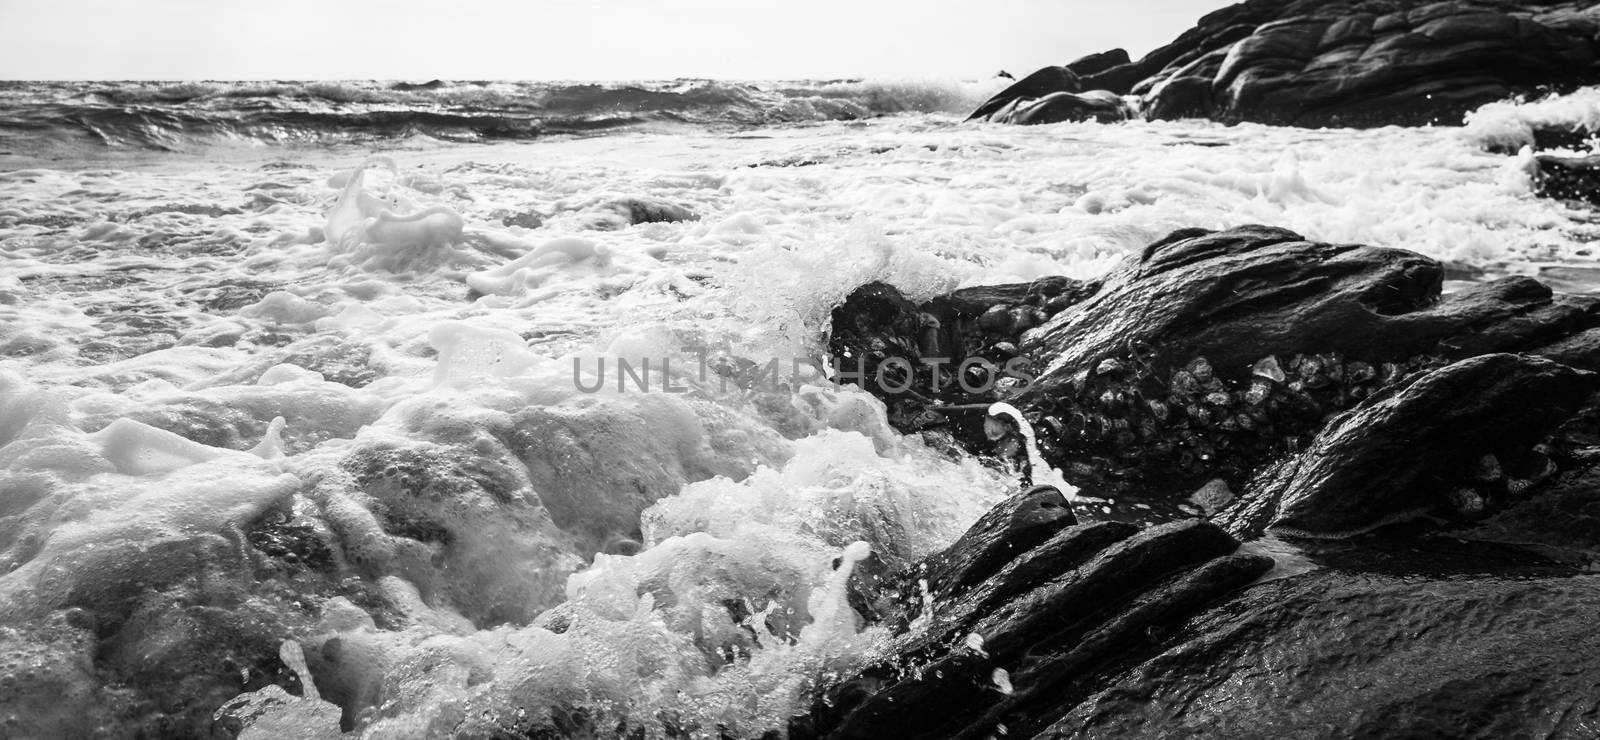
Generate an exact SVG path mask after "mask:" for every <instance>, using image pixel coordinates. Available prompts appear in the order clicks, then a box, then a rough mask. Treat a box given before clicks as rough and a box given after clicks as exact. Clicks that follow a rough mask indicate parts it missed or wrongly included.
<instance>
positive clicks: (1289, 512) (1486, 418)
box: [1222, 354, 1600, 536]
mask: <svg viewBox="0 0 1600 740" xmlns="http://www.w3.org/2000/svg"><path fill="white" fill-rule="evenodd" d="M1597 389H1600V382H1597V377H1596V376H1595V375H1594V374H1592V373H1587V372H1584V371H1580V370H1574V369H1572V368H1570V367H1567V366H1566V365H1562V364H1559V363H1556V362H1552V361H1550V360H1545V359H1540V358H1536V357H1524V356H1517V355H1507V354H1493V355H1484V356H1481V357H1474V358H1471V359H1467V360H1462V361H1460V362H1457V363H1455V364H1452V365H1450V366H1448V367H1445V368H1442V369H1439V370H1435V371H1433V372H1431V373H1428V374H1426V375H1424V376H1422V377H1420V378H1418V379H1416V380H1415V381H1414V382H1411V383H1410V384H1408V385H1405V386H1404V387H1400V388H1396V389H1394V390H1393V391H1392V392H1390V393H1385V394H1382V395H1381V396H1375V397H1372V398H1369V399H1368V400H1367V401H1365V402H1363V403H1361V404H1360V405H1358V406H1356V407H1355V408H1354V409H1353V410H1351V411H1350V412H1348V413H1347V414H1344V415H1343V416H1340V417H1338V418H1337V419H1336V420H1334V421H1333V422H1332V423H1331V424H1329V426H1328V427H1327V428H1325V429H1323V430H1322V431H1321V432H1320V433H1319V434H1318V435H1317V436H1316V438H1315V439H1313V440H1312V442H1311V444H1310V446H1309V447H1308V448H1307V449H1306V450H1305V451H1303V452H1300V453H1298V454H1295V455H1293V456H1290V457H1288V458H1286V459H1284V460H1283V461H1281V462H1278V463H1276V464H1273V465H1271V466H1268V467H1267V468H1266V469H1264V470H1263V471H1262V472H1261V473H1260V474H1258V475H1257V476H1256V477H1255V479H1254V480H1253V481H1252V482H1251V483H1250V484H1249V486H1247V487H1246V489H1245V491H1244V493H1243V494H1242V495H1241V497H1240V505H1239V506H1238V507H1237V508H1236V509H1234V510H1230V512H1225V513H1224V514H1223V515H1222V518H1223V519H1224V520H1226V521H1228V522H1229V526H1230V529H1232V530H1233V531H1235V532H1236V533H1242V532H1245V531H1248V530H1250V529H1252V528H1253V527H1258V526H1260V525H1261V524H1263V523H1266V521H1270V524H1271V526H1272V528H1273V529H1276V530H1280V531H1285V532H1291V533H1296V534H1301V535H1309V536H1341V535H1348V534H1350V533H1351V532H1352V531H1356V530H1362V529H1367V528H1371V527H1372V526H1374V525H1376V524H1381V523H1387V522H1391V521H1395V520H1398V519H1403V518H1409V517H1414V516H1416V515H1420V514H1429V513H1435V512H1439V511H1441V510H1442V511H1445V513H1447V514H1454V515H1458V516H1476V515H1478V514H1480V513H1487V511H1488V510H1491V509H1495V508H1504V505H1505V503H1506V499H1508V498H1512V497H1517V496H1520V495H1521V494H1522V493H1524V492H1522V491H1508V490H1505V487H1504V485H1503V478H1500V477H1498V476H1483V477H1480V478H1479V479H1477V480H1474V477H1475V476H1474V464H1475V463H1476V462H1477V461H1479V460H1480V459H1482V458H1483V456H1485V455H1494V456H1496V459H1497V460H1498V459H1512V458H1515V457H1518V456H1522V455H1526V454H1527V453H1528V451H1529V450H1531V448H1533V446H1534V445H1535V444H1537V443H1539V442H1540V441H1541V440H1543V439H1545V438H1546V437H1548V436H1549V435H1550V433H1551V432H1552V431H1554V430H1555V428H1556V426H1557V425H1559V424H1560V423H1562V422H1563V421H1566V420H1567V419H1568V418H1570V417H1571V416H1572V415H1573V414H1574V413H1575V412H1576V411H1577V409H1578V408H1579V406H1581V405H1582V404H1583V403H1584V402H1585V401H1586V400H1587V399H1588V398H1589V396H1590V395H1592V394H1593V393H1594V392H1595V391H1596V390H1597ZM1495 467H1498V462H1496V463H1495ZM1463 489H1465V490H1466V491H1468V492H1467V493H1463V494H1461V495H1462V496H1464V497H1465V498H1463V499H1461V501H1472V502H1474V503H1475V504H1477V505H1476V506H1475V507H1474V510H1473V511H1455V512H1451V511H1449V506H1448V504H1449V501H1450V498H1449V497H1450V495H1451V494H1452V493H1453V492H1455V491H1458V490H1463ZM1478 502H1481V503H1478ZM1496 504H1498V505H1496Z"/></svg>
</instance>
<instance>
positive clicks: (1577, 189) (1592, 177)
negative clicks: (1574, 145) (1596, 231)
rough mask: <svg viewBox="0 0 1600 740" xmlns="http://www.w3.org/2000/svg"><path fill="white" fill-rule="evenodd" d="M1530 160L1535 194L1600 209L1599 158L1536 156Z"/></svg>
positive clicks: (1597, 156) (1595, 156) (1591, 156)
mask: <svg viewBox="0 0 1600 740" xmlns="http://www.w3.org/2000/svg"><path fill="white" fill-rule="evenodd" d="M1533 159H1534V176H1533V192H1534V194H1535V195H1539V196H1542V197H1545V198H1554V199H1557V200H1570V201H1582V202H1585V203H1589V204H1591V205H1596V206H1600V155H1590V156H1587V157H1562V156H1557V155H1554V154H1539V155H1536V156H1535V157H1534V158H1533Z"/></svg>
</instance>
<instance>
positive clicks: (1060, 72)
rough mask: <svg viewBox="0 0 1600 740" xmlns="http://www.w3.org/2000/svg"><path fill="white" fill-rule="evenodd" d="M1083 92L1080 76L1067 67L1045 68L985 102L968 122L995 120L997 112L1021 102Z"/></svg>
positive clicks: (974, 111) (973, 112) (1009, 86)
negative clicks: (1057, 94) (1059, 94)
mask: <svg viewBox="0 0 1600 740" xmlns="http://www.w3.org/2000/svg"><path fill="white" fill-rule="evenodd" d="M1082 90H1083V87H1082V84H1081V83H1080V82H1079V80H1078V74H1077V73H1076V72H1074V71H1073V70H1071V69H1069V68H1067V67H1045V68H1043V69H1040V70H1039V71H1037V72H1034V73H1033V74H1031V75H1028V76H1027V77H1024V78H1022V79H1020V80H1017V81H1016V82H1014V83H1012V84H1011V85H1008V86H1007V87H1006V89H1004V90H1001V91H1000V92H998V93H995V95H994V97H991V98H989V99H988V100H985V101H983V103H982V104H980V105H979V106H978V107H977V109H975V110H973V111H972V115H970V116H967V120H969V121H972V120H980V119H981V120H993V119H992V118H991V116H992V115H994V114H995V113H996V112H998V111H999V110H1001V109H1002V108H1005V107H1006V106H1008V105H1013V104H1014V103H1016V102H1017V101H1019V100H1037V99H1039V98H1042V97H1045V96H1046V95H1051V94H1054V93H1075V92H1080V91H1082Z"/></svg>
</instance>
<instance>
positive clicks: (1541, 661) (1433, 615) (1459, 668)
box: [1012, 547, 1600, 740]
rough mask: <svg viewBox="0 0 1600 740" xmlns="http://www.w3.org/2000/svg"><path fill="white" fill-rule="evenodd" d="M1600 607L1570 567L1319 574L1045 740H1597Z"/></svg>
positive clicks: (1176, 651)
mask: <svg viewBox="0 0 1600 740" xmlns="http://www.w3.org/2000/svg"><path fill="white" fill-rule="evenodd" d="M1411 549H1412V550H1413V552H1414V551H1415V549H1416V548H1415V547H1413V548H1411ZM1410 557H1412V558H1415V557H1416V556H1415V554H1412V555H1410ZM1597 608H1600V577H1597V576H1594V575H1572V574H1571V571H1568V572H1567V573H1566V574H1556V575H1549V574H1545V575H1538V576H1532V575H1515V576H1514V575H1512V574H1511V573H1510V572H1507V571H1505V570H1502V572H1501V573H1499V574H1493V575H1451V576H1449V577H1443V578H1436V579H1431V580H1428V581H1427V582H1425V583H1422V582H1419V578H1418V576H1416V575H1414V574H1411V575H1405V576H1385V575H1379V574H1375V573H1373V572H1371V571H1356V572H1352V571H1349V570H1341V569H1323V570H1317V571H1313V572H1311V573H1307V574H1304V575H1300V576H1296V577H1291V578H1287V579H1283V580H1279V581H1275V582H1272V583H1268V584H1265V585H1260V586H1256V587H1253V588H1251V589H1249V590H1248V591H1245V592H1243V593H1242V594H1241V595H1239V596H1237V597H1235V598H1234V599H1232V600H1231V601H1230V602H1228V603H1225V604H1223V605H1221V606H1219V607H1217V608H1215V609H1212V610H1210V611H1208V612H1207V613H1205V614H1204V615H1203V616H1201V617H1199V618H1198V619H1196V620H1195V621H1193V622H1192V623H1190V624H1189V625H1187V626H1186V628H1185V630H1184V631H1183V633H1182V634H1181V635H1180V636H1179V639H1178V640H1177V641H1176V642H1175V643H1173V644H1170V645H1168V646H1167V647H1166V649H1165V650H1164V651H1163V653H1162V654H1161V655H1160V657H1157V658H1155V659H1153V660H1147V661H1144V662H1142V663H1140V664H1138V665H1137V666H1133V667H1130V668H1128V669H1126V670H1122V671H1119V672H1116V673H1113V674H1112V675H1109V676H1106V677H1104V678H1103V679H1102V680H1100V681H1099V682H1097V684H1096V687H1095V692H1094V693H1093V695H1092V696H1090V697H1088V698H1087V700H1085V701H1083V702H1081V703H1079V704H1078V705H1077V706H1075V707H1073V708H1071V709H1070V710H1068V711H1067V712H1065V713H1064V715H1063V716H1061V717H1060V719H1059V720H1056V721H1054V724H1052V725H1051V726H1050V727H1048V728H1047V729H1046V730H1044V731H1043V732H1041V733H1039V734H1038V737H1041V738H1102V737H1149V738H1188V737H1230V738H1247V739H1256V738H1261V739H1263V740H1264V739H1266V738H1285V737H1312V736H1315V737H1344V738H1362V739H1366V740H1377V739H1379V738H1399V737H1439V738H1444V737H1452V738H1465V737H1471V738H1495V737H1550V738H1584V737H1590V736H1592V735H1593V733H1594V722H1595V718H1596V717H1597V716H1600V689H1597V687H1596V685H1595V683H1594V680H1593V677H1594V676H1595V675H1597V674H1600V657H1597V656H1600V633H1597V632H1596V631H1595V630H1594V629H1592V624H1591V620H1590V619H1589V618H1588V617H1587V616H1586V615H1590V614H1593V613H1594V611H1595V610H1596V609H1597ZM1012 734H1013V735H1015V734H1016V732H1015V731H1014V730H1013V732H1012ZM1022 736H1027V735H1026V734H1024V735H1022Z"/></svg>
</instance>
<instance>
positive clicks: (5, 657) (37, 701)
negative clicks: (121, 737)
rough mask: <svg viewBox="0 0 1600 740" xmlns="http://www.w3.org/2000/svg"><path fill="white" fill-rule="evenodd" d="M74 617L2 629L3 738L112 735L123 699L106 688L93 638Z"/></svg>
mask: <svg viewBox="0 0 1600 740" xmlns="http://www.w3.org/2000/svg"><path fill="white" fill-rule="evenodd" d="M74 616H75V615H73V614H72V613H70V612H56V613H54V614H52V615H50V616H49V617H47V618H46V619H45V620H43V621H42V622H41V623H36V624H33V625H26V626H25V625H21V624H14V625H6V626H3V627H0V736H4V737H15V738H31V737H38V738H46V737H85V738H87V737H105V736H111V735H110V733H111V731H112V730H113V728H115V727H116V721H117V713H118V710H119V709H120V707H118V706H117V705H118V704H119V703H120V701H121V698H122V697H119V696H117V695H116V692H115V691H113V690H111V689H109V688H108V687H105V686H103V685H102V684H101V680H100V678H99V676H98V675H97V674H96V671H95V668H94V638H93V636H92V635H91V634H90V633H89V632H88V631H87V630H85V629H83V628H81V627H79V626H75V625H73V624H72V622H73V621H75V619H74Z"/></svg>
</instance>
